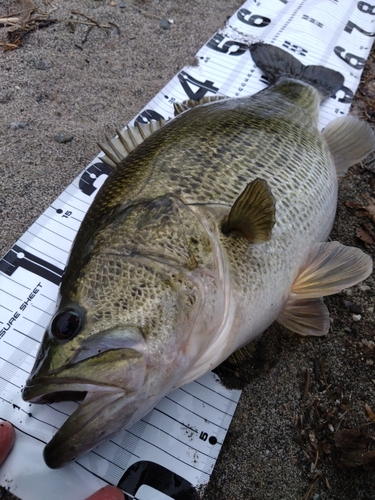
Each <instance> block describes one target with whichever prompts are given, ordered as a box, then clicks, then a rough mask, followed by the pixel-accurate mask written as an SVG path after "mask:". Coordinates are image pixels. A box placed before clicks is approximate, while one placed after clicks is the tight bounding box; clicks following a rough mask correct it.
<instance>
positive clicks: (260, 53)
mask: <svg viewBox="0 0 375 500" xmlns="http://www.w3.org/2000/svg"><path fill="white" fill-rule="evenodd" d="M250 53H251V56H252V58H253V60H254V62H255V64H256V65H257V66H259V68H260V69H261V70H262V71H263V72H264V73H265V75H266V77H267V78H268V80H269V81H270V82H271V84H273V83H276V82H277V80H279V78H281V77H287V78H295V79H297V80H301V81H303V82H305V83H308V84H309V85H312V86H313V87H315V88H316V89H317V90H318V91H319V92H320V94H321V95H322V96H323V97H324V98H328V97H330V96H331V95H334V94H335V93H336V92H337V91H338V90H339V89H340V88H341V86H342V85H343V83H344V77H343V76H342V74H341V73H339V72H338V71H334V70H333V69H329V68H325V67H324V66H305V65H304V64H302V63H301V62H300V61H299V60H298V59H296V58H295V57H293V56H292V55H291V54H289V53H288V52H286V51H285V50H282V49H280V48H279V47H275V46H274V45H269V44H266V43H253V44H252V45H250Z"/></svg>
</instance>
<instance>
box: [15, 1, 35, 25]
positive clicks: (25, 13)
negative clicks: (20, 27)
mask: <svg viewBox="0 0 375 500" xmlns="http://www.w3.org/2000/svg"><path fill="white" fill-rule="evenodd" d="M17 3H18V5H19V6H20V14H21V15H20V18H21V21H22V23H23V24H26V23H27V21H28V20H29V19H30V16H31V13H32V11H33V10H34V9H35V7H34V5H33V2H32V0H17Z"/></svg>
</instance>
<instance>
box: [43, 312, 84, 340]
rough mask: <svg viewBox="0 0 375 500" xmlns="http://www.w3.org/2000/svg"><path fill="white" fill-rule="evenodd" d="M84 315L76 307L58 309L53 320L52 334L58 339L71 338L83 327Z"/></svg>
mask: <svg viewBox="0 0 375 500" xmlns="http://www.w3.org/2000/svg"><path fill="white" fill-rule="evenodd" d="M82 324H83V316H82V314H80V313H79V312H78V311H75V310H74V309H71V308H67V309H63V310H61V311H58V312H57V313H56V314H55V317H54V318H53V320H52V322H51V327H50V333H51V336H52V337H53V338H55V339H58V340H69V339H71V338H72V337H74V335H76V334H77V333H78V332H79V331H80V330H81V328H82Z"/></svg>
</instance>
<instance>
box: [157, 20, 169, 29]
mask: <svg viewBox="0 0 375 500" xmlns="http://www.w3.org/2000/svg"><path fill="white" fill-rule="evenodd" d="M159 26H160V28H162V29H163V30H170V29H171V23H170V22H169V21H168V19H165V17H163V19H161V20H160V23H159Z"/></svg>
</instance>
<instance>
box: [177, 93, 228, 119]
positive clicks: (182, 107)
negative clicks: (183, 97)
mask: <svg viewBox="0 0 375 500" xmlns="http://www.w3.org/2000/svg"><path fill="white" fill-rule="evenodd" d="M223 99H229V97H227V96H225V95H212V96H206V97H203V98H202V99H200V100H199V101H195V100H194V99H188V100H187V101H183V102H175V103H174V104H173V107H174V115H175V116H177V115H179V114H180V113H183V112H184V111H187V110H188V109H191V108H195V107H196V106H201V105H202V104H208V103H209V102H215V101H222V100H223Z"/></svg>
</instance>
